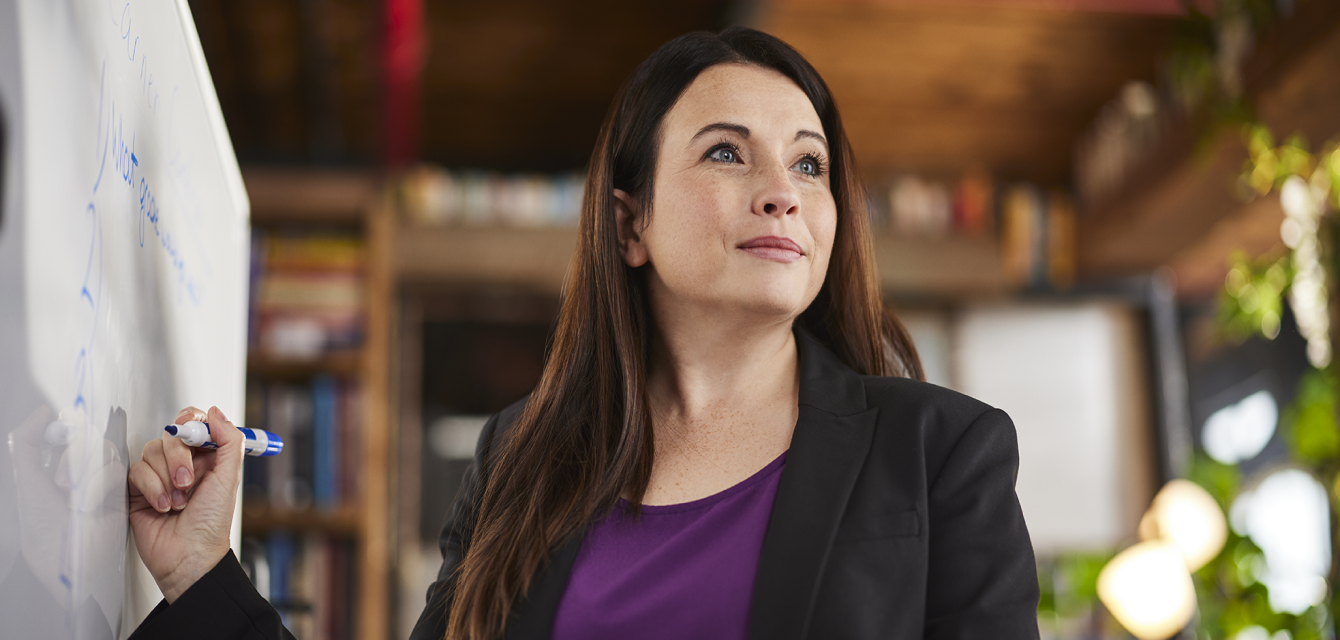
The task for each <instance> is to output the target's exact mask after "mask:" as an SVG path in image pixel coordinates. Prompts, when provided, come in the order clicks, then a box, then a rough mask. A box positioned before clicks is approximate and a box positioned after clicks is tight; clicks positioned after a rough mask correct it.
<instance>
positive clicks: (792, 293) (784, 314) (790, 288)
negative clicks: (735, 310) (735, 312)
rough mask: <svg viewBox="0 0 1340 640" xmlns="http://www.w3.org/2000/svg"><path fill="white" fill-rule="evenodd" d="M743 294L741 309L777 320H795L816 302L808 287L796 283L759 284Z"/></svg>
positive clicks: (740, 299)
mask: <svg viewBox="0 0 1340 640" xmlns="http://www.w3.org/2000/svg"><path fill="white" fill-rule="evenodd" d="M816 292H817V290H816ZM741 293H742V295H741V296H740V298H739V299H738V303H739V306H740V307H742V308H743V309H746V310H748V311H749V312H751V313H752V314H754V315H758V316H763V317H770V318H777V319H793V318H795V317H796V316H798V315H800V313H801V312H802V311H804V310H805V308H806V307H808V306H810V302H812V301H813V300H814V295H812V294H810V292H809V291H808V288H807V287H804V286H802V285H797V284H795V283H778V282H771V283H759V286H756V287H750V288H749V290H747V291H744V292H741Z"/></svg>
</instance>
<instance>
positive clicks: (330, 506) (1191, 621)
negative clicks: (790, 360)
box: [190, 0, 1340, 640]
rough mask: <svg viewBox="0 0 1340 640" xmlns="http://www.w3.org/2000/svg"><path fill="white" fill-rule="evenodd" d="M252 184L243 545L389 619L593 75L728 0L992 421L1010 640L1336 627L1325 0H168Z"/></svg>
mask: <svg viewBox="0 0 1340 640" xmlns="http://www.w3.org/2000/svg"><path fill="white" fill-rule="evenodd" d="M190 8H191V10H192V13H193V14H194V18H195V22H196V27H197V30H198V32H199V35H200V39H201V42H202V44H203V47H204V50H205V54H206V58H207V62H208V65H209V69H210V73H211V75H212V77H213V82H214V85H215V88H216V90H217V92H218V96H219V100H220V102H221V104H222V107H223V111H224V115H225V118H226V121H227V126H228V130H229V133H230V135H231V137H232V142H233V145H234V147H235V150H236V153H237V156H238V158H239V160H240V161H241V162H242V167H243V173H244V176H245V180H246V185H247V189H248V192H249V195H250V198H251V205H252V224H253V229H254V233H253V250H252V269H251V273H252V276H251V277H252V302H251V316H250V318H251V319H250V332H249V336H250V337H249V340H250V345H249V346H250V355H249V358H248V366H247V369H248V402H247V407H248V409H247V410H248V415H247V422H248V423H249V424H250V426H258V427H263V428H265V429H269V430H271V431H274V432H277V433H279V434H281V435H283V436H284V437H285V439H286V440H288V441H289V442H290V447H291V448H292V449H293V450H294V453H295V455H293V456H288V455H285V456H281V457H279V458H275V459H274V460H273V461H270V462H269V463H268V464H266V465H260V464H255V465H254V466H252V465H253V462H252V461H248V465H249V466H248V468H247V473H246V479H245V488H244V517H243V529H244V533H245V534H246V536H247V537H246V542H245V544H244V556H245V558H244V563H245V564H246V566H247V567H248V570H249V571H250V572H251V575H252V578H253V580H254V581H256V583H257V585H258V587H260V589H261V590H262V592H263V593H264V594H266V595H267V597H269V598H270V599H271V601H272V602H273V603H275V604H276V606H277V607H279V608H280V609H281V611H283V612H284V615H285V616H286V620H287V623H288V624H289V627H290V629H293V630H294V631H295V633H296V634H297V635H298V637H299V638H303V639H307V638H351V637H356V638H368V639H378V638H390V637H404V636H406V635H407V634H408V633H409V630H410V628H411V627H412V625H413V622H414V620H415V619H416V618H417V616H418V613H419V612H420V611H421V610H422V608H423V606H424V592H425V589H426V587H427V585H428V584H429V582H431V581H432V579H433V578H434V576H435V573H436V570H437V568H438V565H439V563H440V555H439V552H438V550H437V547H436V542H435V540H436V536H437V532H438V529H439V527H440V526H441V524H442V522H443V521H444V518H445V516H446V512H447V509H448V506H449V505H450V503H451V501H452V499H453V498H454V497H455V495H456V492H457V491H458V489H459V481H460V477H461V474H462V472H463V471H464V468H465V465H466V464H467V462H468V460H469V458H470V457H471V455H472V454H473V447H474V443H475V439H476V437H477V435H478V432H479V428H480V426H481V425H482V424H483V421H484V419H485V418H486V417H487V416H488V415H489V414H491V413H493V412H495V411H497V410H499V409H501V408H503V407H505V406H507V405H508V404H510V403H512V402H513V401H515V400H516V399H518V398H520V397H521V396H523V395H525V394H526V393H528V392H529V391H530V389H531V387H532V386H533V385H534V384H535V382H536V381H537V379H538V377H539V374H540V371H541V367H542V363H543V358H544V352H545V345H546V340H547V338H548V336H549V334H550V331H551V327H552V322H553V320H554V317H555V313H556V310H557V308H558V304H559V288H560V285H561V283H562V279H563V276H564V272H565V270H566V268H567V264H568V260H569V257H570V255H571V252H572V249H573V247H574V245H575V242H576V231H575V223H576V219H577V216H578V209H579V206H580V199H581V191H582V188H583V181H584V171H585V169H584V167H585V165H586V163H587V160H588V157H589V154H590V152H591V149H592V146H593V144H594V142H595V135H596V131H597V128H598V127H599V124H600V122H601V120H602V118H603V117H604V115H605V113H606V110H607V109H608V107H609V104H610V101H611V99H612V98H613V96H614V93H615V92H616V90H617V89H618V87H619V86H620V84H621V83H622V82H623V80H624V79H625V78H626V77H627V76H628V75H629V74H630V73H631V72H632V71H633V69H634V68H635V67H636V65H637V64H638V63H639V62H640V61H641V60H642V59H644V58H645V57H646V56H647V55H649V54H650V53H651V52H652V51H654V50H655V49H656V48H657V47H659V46H660V45H661V44H663V43H664V42H666V41H667V40H669V39H671V38H673V37H675V36H678V35H680V34H683V33H685V32H688V31H692V30H697V29H710V30H719V29H722V28H724V27H727V26H731V25H747V26H751V27H755V28H759V29H762V30H765V31H767V32H769V33H772V34H774V35H776V36H778V37H780V38H782V39H784V40H786V41H787V42H789V43H791V44H792V45H793V46H795V47H796V48H797V49H799V50H800V52H801V53H802V54H804V55H805V56H806V57H807V58H808V59H809V60H810V61H811V62H812V63H813V64H814V65H815V67H817V68H818V70H819V72H820V73H821V74H822V75H823V76H824V78H825V79H826V80H827V82H828V83H829V85H830V87H831V88H832V90H833V92H834V94H835V96H836V98H837V101H838V104H839V106H840V108H841V111H842V114H843V118H844V120H845V122H846V125H847V127H848V134H849V136H850V138H851V140H852V143H853V145H854V148H855V152H856V157H857V160H858V163H859V167H860V170H861V173H862V174H863V176H864V179H865V182H866V186H867V197H868V208H869V213H870V216H871V219H872V221H873V222H874V227H875V229H876V234H877V235H876V240H875V243H876V253H877V258H878V263H879V265H878V266H879V274H880V277H881V280H882V283H883V289H884V292H885V295H886V299H887V302H888V303H889V305H890V306H892V307H893V308H894V309H896V310H897V312H898V313H899V315H900V317H901V318H902V319H903V321H904V322H905V323H906V324H907V325H908V327H909V328H910V330H911V331H912V333H913V335H914V338H915V339H916V342H917V346H918V348H919V349H920V352H921V357H922V359H923V361H924V363H925V366H926V371H927V373H928V377H929V378H930V380H931V381H932V382H934V383H936V384H940V385H944V386H947V387H951V388H955V389H958V390H961V391H963V392H965V393H968V394H970V395H973V396H976V397H978V398H980V399H982V400H984V401H986V402H988V403H990V404H993V405H996V406H999V407H1001V408H1003V409H1005V410H1006V411H1008V412H1009V413H1010V415H1011V416H1012V417H1013V418H1014V420H1015V424H1016V425H1017V428H1018V436H1019V445H1020V455H1021V468H1020V471H1019V476H1018V483H1017V490H1018V494H1019V499H1020V502H1021V503H1022V506H1023V509H1024V513H1025V516H1026V518H1027V521H1028V525H1029V529H1030V532H1031V534H1032V538H1033V542H1034V545H1035V548H1036V551H1037V556H1038V580H1039V584H1040V586H1041V590H1042V594H1043V596H1042V602H1041V605H1040V607H1039V611H1038V616H1039V622H1040V626H1041V629H1042V633H1043V637H1044V638H1076V639H1077V638H1127V637H1132V636H1135V637H1139V638H1172V637H1183V638H1201V639H1209V638H1215V639H1219V638H1225V639H1227V638H1235V639H1238V640H1265V639H1269V640H1286V639H1289V638H1297V639H1309V638H1334V637H1335V629H1336V626H1337V625H1336V616H1335V614H1334V612H1335V611H1336V604H1337V602H1338V601H1337V600H1336V599H1335V594H1336V593H1337V591H1336V590H1335V589H1334V588H1333V587H1332V586H1331V585H1333V584H1334V578H1336V577H1337V571H1336V568H1335V567H1336V562H1335V553H1334V549H1335V548H1336V540H1337V537H1336V532H1337V527H1336V522H1337V520H1336V516H1335V514H1336V512H1337V511H1336V505H1337V504H1338V503H1337V499H1336V498H1337V490H1338V489H1340V487H1337V484H1336V481H1337V476H1338V475H1340V474H1338V472H1340V430H1337V428H1336V421H1335V411H1336V402H1335V397H1336V390H1337V386H1336V385H1337V382H1336V378H1335V375H1334V373H1333V368H1332V365H1331V346H1330V345H1331V335H1332V330H1331V326H1332V324H1333V323H1332V321H1331V318H1332V317H1333V315H1334V310H1335V309H1336V308H1337V304H1336V303H1335V302H1332V298H1334V294H1333V291H1334V285H1333V283H1334V282H1335V281H1336V275H1337V273H1336V264H1337V261H1336V257H1335V256H1336V253H1335V251H1336V247H1337V246H1338V245H1337V242H1336V240H1337V238H1340V235H1338V234H1337V232H1336V230H1337V226H1336V223H1335V216H1334V212H1335V210H1336V208H1337V205H1338V204H1340V201H1337V193H1340V151H1337V146H1336V141H1337V139H1336V138H1335V136H1337V134H1340V108H1338V107H1337V105H1340V3H1337V2H1335V1H1334V0H1204V1H1201V2H1183V1H1181V0H953V1H951V0H832V1H825V2H820V1H817V0H738V1H726V0H680V1H677V2H673V3H670V2H651V1H649V0H640V1H636V2H614V1H604V0H581V1H569V2H549V1H541V0H504V1H498V2H489V3H479V2H460V1H441V2H424V1H423V0H381V1H380V2H379V1H376V0H265V1H262V0H232V1H224V0H191V2H190Z"/></svg>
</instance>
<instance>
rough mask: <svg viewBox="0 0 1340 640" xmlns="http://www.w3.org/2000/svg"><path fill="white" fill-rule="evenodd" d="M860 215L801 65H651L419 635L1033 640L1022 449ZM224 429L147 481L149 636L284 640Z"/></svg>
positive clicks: (768, 53)
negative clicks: (929, 323) (927, 367)
mask: <svg viewBox="0 0 1340 640" xmlns="http://www.w3.org/2000/svg"><path fill="white" fill-rule="evenodd" d="M861 194H862V191H861V188H860V186H859V182H858V179H857V177H856V175H855V172H854V170H853V166H852V155H851V150H850V148H849V146H848V143H847V140H846V137H845V134H844V133H843V130H842V124H841V121H840V119H839V118H838V114H837V109H836V107H835V106H834V103H833V100H832V98H831V97H830V95H829V93H828V90H827V87H826V86H825V85H824V83H823V81H822V79H820V78H819V76H818V74H817V73H816V72H815V71H814V69H813V68H812V67H811V66H810V65H809V64H808V63H807V62H806V61H805V60H804V59H803V58H802V57H801V56H800V55H799V54H798V53H796V52H795V51H794V50H792V49H791V48H790V47H789V46H787V45H786V44H785V43H783V42H781V41H780V40H777V39H776V38H773V37H771V36H768V35H766V34H763V33H760V32H757V31H753V30H749V29H740V28H735V29H728V30H726V31H724V32H722V33H721V34H719V35H714V34H709V33H705V32H703V33H693V34H689V35H686V36H683V37H681V38H678V39H676V40H674V41H672V42H670V43H668V44H666V45H665V46H663V47H662V48H661V49H660V50H658V51H657V52H656V53H654V54H653V55H652V56H651V57H650V58H648V59H647V60H646V61H645V62H643V64H642V65H641V66H640V67H639V68H638V70H637V72H636V74H635V75H634V77H633V78H632V79H631V80H630V81H629V83H628V84H627V85H626V86H625V87H624V89H623V91H622V92H621V93H620V95H619V97H617V98H616V100H615V102H614V105H613V107H612V108H611V111H610V113H609V115H608V117H607V118H606V121H605V124H604V126H603V127H602V129H601V133H600V137H599V140H598V141H597V143H596V149H595V152H594V153H593V155H592V160H591V166H590V178H589V181H588V184H587V190H586V197H585V202H584V207H583V214H582V221H581V230H580V241H579V244H578V248H577V253H576V256H575V257H574V259H573V269H572V271H571V273H570V276H569V280H568V287H567V291H566V295H565V299H564V301H563V306H562V311H561V312H560V317H559V322H558V326H557V330H556V333H555V337H554V342H553V346H552V349H551V353H550V354H549V358H548V361H547V363H546V367H545V371H544V374H543V377H542V378H541V380H540V383H539V385H538V386H537V387H536V388H535V391H534V392H533V393H532V394H531V396H530V397H529V398H527V399H525V400H522V401H521V402H518V403H517V404H515V405H513V406H512V407H509V408H508V409H506V410H504V411H502V412H501V413H499V414H498V415H496V416H494V417H493V418H492V419H490V420H489V422H488V424H487V426H486V427H485V429H484V432H483V434H482V435H481V437H480V441H479V446H478V449H477V451H476V456H475V461H474V463H473V465H472V466H471V469H470V471H469V473H468V474H467V477H466V483H465V489H464V490H463V492H462V495H461V496H460V497H459V498H458V499H457V501H456V504H455V506H454V507H453V509H452V513H451V515H450V518H449V520H448V522H447V525H446V527H445V528H444V529H443V532H442V537H441V546H442V553H443V563H442V568H441V571H440V572H439V575H438V581H437V582H436V583H435V584H434V585H433V586H432V587H431V588H430V589H429V592H428V601H427V607H426V608H425V610H424V613H423V616H422V617H421V619H420V620H419V623H418V625H417V626H416V627H415V629H414V631H413V633H412V634H411V637H412V638H415V639H416V640H418V639H423V640H428V639H436V638H444V637H445V638H457V639H465V638H469V639H472V640H480V639H488V638H498V637H503V636H505V637H508V638H551V637H552V638H557V639H569V638H616V637H617V638H624V637H631V638H689V637H713V638H745V637H749V638H801V637H811V638H833V637H843V638H912V637H928V638H985V637H990V638H1034V637H1036V636H1037V629H1036V605H1037V598H1038V591H1037V578H1036V573H1035V571H1036V569H1035V566H1034V561H1033V554H1032V548H1031V546H1030V543H1029V539H1028V532H1027V530H1026V528H1025V526H1024V521H1023V517H1022V515H1021V512H1020V510H1019V505H1018V501H1017V499H1016V497H1015V494H1014V489H1013V484H1014V476H1015V472H1016V469H1017V466H1018V454H1017V447H1016V443H1015V436H1014V430H1013V426H1012V424H1011V423H1010V421H1009V418H1008V417H1007V416H1005V414H1004V413H1002V412H1000V411H999V410H996V409H992V408H990V407H988V406H986V405H983V404H981V403H979V402H977V401H975V400H972V399H970V398H967V397H964V396H962V395H959V394H956V393H953V392H950V391H947V390H944V389H940V388H938V387H935V386H932V385H928V384H925V383H923V382H919V381H917V380H919V379H920V378H921V377H922V376H921V369H920V364H919V362H918V360H917V356H916V351H915V349H914V348H913V346H912V343H911V341H910V340H909V339H908V337H907V334H906V332H905V331H904V330H903V329H902V327H901V326H900V325H899V323H898V322H897V321H896V320H895V319H894V318H893V316H892V315H890V314H889V313H888V312H887V311H886V310H885V309H884V308H883V306H882V304H881V302H880V298H879V290H878V283H877V281H876V276H875V273H874V270H873V265H872V258H871V242H870V231H869V227H868V221H867V218H866V215H865V211H864V208H863V202H862V196H861ZM894 376H898V377H894ZM196 414H198V412H197V411H195V410H187V411H185V412H184V413H183V416H181V419H182V420H185V419H189V418H191V417H192V415H196ZM208 418H209V419H210V420H211V421H212V422H214V423H222V422H224V421H225V420H226V418H224V416H222V415H221V414H218V413H217V410H213V411H212V412H211V414H210V415H209V416H208ZM221 431H224V432H227V435H226V437H225V436H224V434H222V433H221V434H220V437H219V440H220V444H221V448H220V450H219V452H218V453H208V452H205V453H201V452H191V451H188V450H185V447H183V446H180V443H178V442H176V441H174V440H162V441H155V442H151V443H150V444H149V445H147V446H146V447H145V451H144V461H143V462H140V463H138V464H136V465H135V467H134V468H133V469H132V470H131V473H130V478H131V484H132V489H131V495H132V505H131V511H132V514H131V516H132V526H133V527H134V529H135V538H136V545H137V547H138V548H139V550H140V553H141V555H142V556H143V557H144V559H145V562H146V564H147V565H148V566H149V568H150V570H151V572H152V573H153V574H154V576H155V579H157V580H158V583H159V585H160V586H161V587H162V588H163V592H164V595H165V596H166V600H165V602H164V603H163V604H161V605H160V606H159V608H158V609H156V610H155V611H154V613H153V614H151V615H150V617H149V618H148V619H146V621H145V622H144V623H143V624H142V626H141V628H140V630H139V631H138V632H137V633H138V635H140V636H142V637H146V638H147V637H159V636H162V637H168V636H170V635H174V634H177V633H180V630H181V629H183V628H192V629H194V630H197V631H198V630H202V629H205V627H206V626H208V627H209V629H208V630H209V631H214V632H218V633H220V634H223V635H229V634H244V633H248V634H252V635H254V636H255V637H266V638H273V637H279V636H280V635H281V634H285V633H286V632H284V631H283V630H282V627H280V625H279V623H278V618H277V616H276V615H275V614H274V612H273V610H272V609H270V608H269V607H268V605H266V604H265V603H264V601H263V600H261V599H260V598H259V596H257V595H255V592H254V590H252V589H251V588H250V585H249V584H248V583H247V582H246V580H245V577H243V574H242V573H241V571H240V569H239V568H238V566H237V562H236V560H235V559H234V558H233V557H232V555H231V552H229V551H228V550H227V547H228V539H227V531H228V524H229V516H230V514H231V513H232V505H233V502H232V501H233V496H234V495H235V489H236V486H237V482H238V481H237V469H238V467H239V464H240V463H239V462H238V461H239V460H240V452H239V449H238V447H239V446H240V445H238V440H237V438H236V436H235V435H234V434H233V433H232V432H231V430H230V429H223V430H221ZM192 454H194V456H195V458H196V460H197V462H196V463H195V466H196V467H197V468H199V469H200V472H199V475H200V476H201V477H200V479H199V482H198V486H197V484H196V483H194V481H195V476H194V474H193V473H192V471H191V467H192V464H191V463H192V460H191V457H190V456H191V455H192ZM202 458H203V459H204V462H203V463H202V462H198V461H199V460H201V459H202ZM174 469H176V470H177V471H172V470H174ZM172 474H179V475H172ZM171 487H175V488H173V489H172V490H171V493H169V492H168V488H171ZM192 491H193V493H190V492H192ZM188 493H190V495H189V496H188V495H187V494H188ZM151 505H152V506H151ZM174 511H176V512H175V513H174ZM169 603H171V604H169ZM202 616H204V617H206V618H207V619H209V620H210V621H211V622H210V623H209V624H208V625H206V624H203V619H202ZM220 637H222V636H220Z"/></svg>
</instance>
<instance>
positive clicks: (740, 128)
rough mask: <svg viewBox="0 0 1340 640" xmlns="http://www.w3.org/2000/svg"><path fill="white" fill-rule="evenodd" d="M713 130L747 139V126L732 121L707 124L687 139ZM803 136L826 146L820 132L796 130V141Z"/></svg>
mask: <svg viewBox="0 0 1340 640" xmlns="http://www.w3.org/2000/svg"><path fill="white" fill-rule="evenodd" d="M713 131H729V132H731V133H734V134H737V135H739V136H740V137H741V138H744V139H745V140H748V139H749V127H746V126H744V125H742V124H735V123H733V122H713V123H712V124H709V125H707V126H705V127H703V128H701V129H699V130H698V133H695V134H693V137H692V138H690V139H689V142H690V143H692V142H693V141H694V140H697V139H698V138H701V137H702V136H703V135H705V134H708V133H712V132H713ZM804 138H812V139H814V140H818V141H819V143H820V144H822V145H823V146H824V148H825V149H827V148H828V139H827V138H825V137H824V136H823V134H821V133H817V132H814V131H810V130H808V129H801V130H800V131H797V132H796V142H799V141H800V140H802V139H804Z"/></svg>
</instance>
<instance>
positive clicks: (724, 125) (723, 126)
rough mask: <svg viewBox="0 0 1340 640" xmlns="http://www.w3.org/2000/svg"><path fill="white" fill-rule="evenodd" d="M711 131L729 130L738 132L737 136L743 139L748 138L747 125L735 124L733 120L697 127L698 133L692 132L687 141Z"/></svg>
mask: <svg viewBox="0 0 1340 640" xmlns="http://www.w3.org/2000/svg"><path fill="white" fill-rule="evenodd" d="M713 131H730V132H732V133H736V134H739V136H740V137H741V138H744V139H745V140H748V139H749V127H746V126H744V125H742V124H735V123H733V122H713V123H712V124H709V125H707V126H706V127H703V128H701V129H699V130H698V133H695V134H693V137H692V138H689V142H693V141H694V140H697V139H698V138H701V137H702V136H703V135H704V134H708V133H712V132H713Z"/></svg>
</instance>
